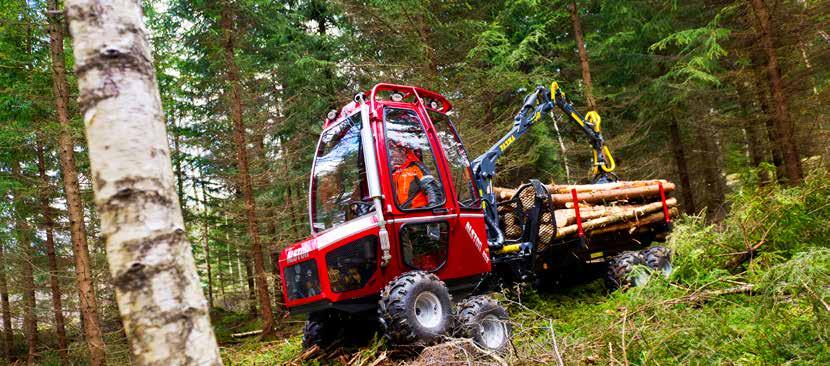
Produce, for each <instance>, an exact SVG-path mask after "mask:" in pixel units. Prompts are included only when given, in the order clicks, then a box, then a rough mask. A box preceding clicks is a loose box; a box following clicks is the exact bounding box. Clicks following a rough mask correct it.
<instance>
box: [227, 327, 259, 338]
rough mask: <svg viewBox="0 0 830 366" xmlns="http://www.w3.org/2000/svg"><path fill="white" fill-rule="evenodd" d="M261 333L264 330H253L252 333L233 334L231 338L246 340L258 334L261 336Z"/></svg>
mask: <svg viewBox="0 0 830 366" xmlns="http://www.w3.org/2000/svg"><path fill="white" fill-rule="evenodd" d="M260 333H262V329H259V330H252V331H250V332H242V333H234V334H231V338H245V337H250V336H254V335H257V334H260Z"/></svg>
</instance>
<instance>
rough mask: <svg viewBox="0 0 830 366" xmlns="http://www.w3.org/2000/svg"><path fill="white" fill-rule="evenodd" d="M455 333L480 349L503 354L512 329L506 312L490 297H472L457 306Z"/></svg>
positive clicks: (508, 342)
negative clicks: (469, 340)
mask: <svg viewBox="0 0 830 366" xmlns="http://www.w3.org/2000/svg"><path fill="white" fill-rule="evenodd" d="M456 331H457V333H458V335H460V336H462V337H467V338H472V339H473V341H474V342H475V343H476V344H477V345H479V346H480V347H482V348H484V349H487V350H491V351H496V352H505V351H506V350H507V347H508V345H509V344H510V336H511V334H512V328H511V327H510V323H509V316H508V315H507V311H506V310H504V308H503V307H502V306H501V304H499V303H498V301H496V300H495V299H493V298H492V297H490V296H483V295H482V296H473V297H470V298H467V299H465V300H464V301H462V302H460V303H459V304H458V315H457V316H456Z"/></svg>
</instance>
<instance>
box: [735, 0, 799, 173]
mask: <svg viewBox="0 0 830 366" xmlns="http://www.w3.org/2000/svg"><path fill="white" fill-rule="evenodd" d="M749 2H750V4H751V5H752V9H753V10H754V11H755V17H756V18H757V19H758V28H759V31H760V32H759V33H760V41H761V48H763V50H764V53H765V54H766V56H767V63H766V68H767V79H768V81H769V89H770V93H771V94H772V99H773V102H774V103H775V115H774V122H775V132H776V137H777V140H778V142H779V144H780V145H781V149H782V155H783V159H784V170H785V173H786V175H787V183H788V184H790V185H795V184H798V183H799V182H801V179H802V178H803V176H804V173H803V171H802V168H801V158H800V157H799V155H798V149H797V147H796V145H795V138H794V137H793V123H792V120H791V119H790V112H789V106H788V101H787V96H786V95H785V94H784V82H783V80H782V79H781V69H780V67H779V66H778V56H777V55H776V54H775V43H774V42H773V38H774V35H773V34H772V32H773V29H772V22H771V20H770V14H769V10H768V9H767V5H766V4H764V0H749Z"/></svg>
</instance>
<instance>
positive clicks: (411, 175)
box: [392, 151, 429, 208]
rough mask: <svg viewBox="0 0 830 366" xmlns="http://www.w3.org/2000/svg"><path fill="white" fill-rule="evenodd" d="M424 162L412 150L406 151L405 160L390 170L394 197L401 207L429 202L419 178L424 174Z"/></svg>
mask: <svg viewBox="0 0 830 366" xmlns="http://www.w3.org/2000/svg"><path fill="white" fill-rule="evenodd" d="M425 170H426V168H425V167H424V164H423V163H422V162H421V160H420V159H418V156H416V155H415V153H414V152H412V151H409V152H407V153H406V161H405V162H404V163H403V164H401V165H400V166H399V167H398V168H397V169H395V170H394V171H393V172H392V182H393V183H394V184H395V198H396V200H397V202H398V204H399V205H401V208H420V207H426V206H427V205H428V204H429V201H428V200H427V195H426V194H425V193H424V191H423V190H422V189H421V184H420V182H421V178H423V177H424V175H425V174H426V172H425Z"/></svg>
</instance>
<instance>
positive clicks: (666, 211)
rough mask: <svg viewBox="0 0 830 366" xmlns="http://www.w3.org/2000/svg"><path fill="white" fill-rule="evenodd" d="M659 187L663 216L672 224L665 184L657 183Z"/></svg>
mask: <svg viewBox="0 0 830 366" xmlns="http://www.w3.org/2000/svg"><path fill="white" fill-rule="evenodd" d="M657 186H658V187H659V188H660V200H661V201H663V216H664V217H665V218H666V223H671V214H670V213H669V206H668V205H666V192H665V191H664V190H663V183H662V182H657ZM577 217H579V214H577Z"/></svg>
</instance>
